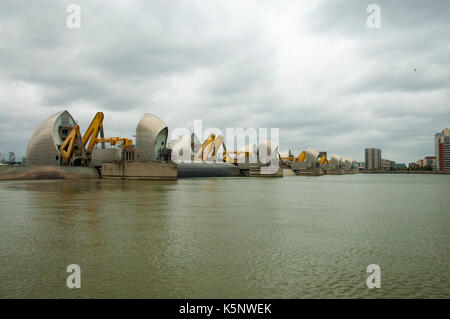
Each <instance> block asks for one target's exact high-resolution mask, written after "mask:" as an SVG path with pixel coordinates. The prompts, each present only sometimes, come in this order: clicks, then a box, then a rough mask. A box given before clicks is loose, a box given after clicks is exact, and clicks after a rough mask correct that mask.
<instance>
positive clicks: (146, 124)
mask: <svg viewBox="0 0 450 319" xmlns="http://www.w3.org/2000/svg"><path fill="white" fill-rule="evenodd" d="M168 134H169V130H168V128H167V125H166V123H164V122H163V120H161V119H160V118H159V117H157V116H156V115H153V114H144V115H143V116H142V117H141V120H140V121H139V123H138V125H137V127H136V159H137V160H138V161H160V160H161V158H160V154H161V151H162V150H163V149H165V148H166V143H167V136H168Z"/></svg>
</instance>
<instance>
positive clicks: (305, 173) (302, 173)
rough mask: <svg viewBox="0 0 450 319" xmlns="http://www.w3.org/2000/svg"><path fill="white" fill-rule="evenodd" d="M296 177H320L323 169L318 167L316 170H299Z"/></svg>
mask: <svg viewBox="0 0 450 319" xmlns="http://www.w3.org/2000/svg"><path fill="white" fill-rule="evenodd" d="M298 175H300V176H322V175H323V169H322V168H320V167H316V168H308V169H300V170H299V171H298Z"/></svg>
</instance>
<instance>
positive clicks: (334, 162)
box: [331, 154, 342, 168]
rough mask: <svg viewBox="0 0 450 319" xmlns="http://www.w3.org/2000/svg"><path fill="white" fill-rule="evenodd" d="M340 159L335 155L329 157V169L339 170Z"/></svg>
mask: <svg viewBox="0 0 450 319" xmlns="http://www.w3.org/2000/svg"><path fill="white" fill-rule="evenodd" d="M341 161H342V159H341V157H340V156H339V155H337V154H333V155H331V168H339V167H340V166H341Z"/></svg>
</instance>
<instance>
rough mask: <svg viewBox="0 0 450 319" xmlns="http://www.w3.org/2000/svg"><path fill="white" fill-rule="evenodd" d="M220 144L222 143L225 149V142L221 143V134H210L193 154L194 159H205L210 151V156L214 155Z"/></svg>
mask: <svg viewBox="0 0 450 319" xmlns="http://www.w3.org/2000/svg"><path fill="white" fill-rule="evenodd" d="M221 145H223V148H224V150H225V144H223V136H222V135H219V136H217V137H216V135H215V134H210V135H209V136H208V138H207V139H206V140H205V141H204V142H203V144H202V146H201V147H200V149H199V150H198V151H197V153H196V154H195V156H194V159H196V160H202V161H206V159H207V158H208V156H209V154H210V153H211V152H212V154H211V155H212V156H216V150H218V149H219V147H220V146H221Z"/></svg>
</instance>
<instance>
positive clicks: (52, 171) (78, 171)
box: [0, 165, 100, 180]
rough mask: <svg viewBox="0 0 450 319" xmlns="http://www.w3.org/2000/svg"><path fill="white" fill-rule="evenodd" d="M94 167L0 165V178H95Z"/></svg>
mask: <svg viewBox="0 0 450 319" xmlns="http://www.w3.org/2000/svg"><path fill="white" fill-rule="evenodd" d="M97 178H100V174H99V173H98V171H97V170H96V169H95V168H91V167H80V166H20V165H2V166H0V180H14V179H21V180H32V179H97Z"/></svg>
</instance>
